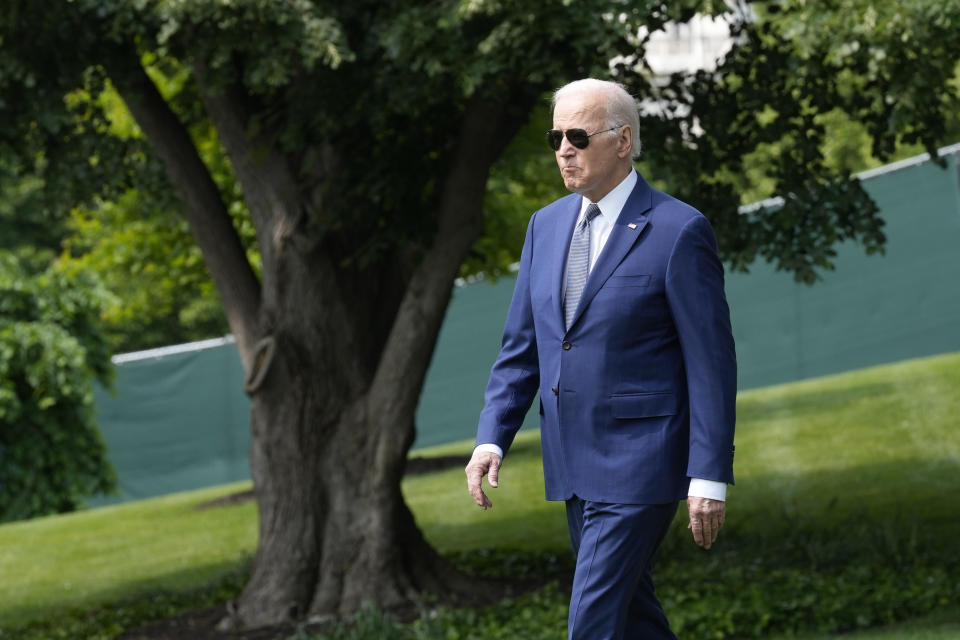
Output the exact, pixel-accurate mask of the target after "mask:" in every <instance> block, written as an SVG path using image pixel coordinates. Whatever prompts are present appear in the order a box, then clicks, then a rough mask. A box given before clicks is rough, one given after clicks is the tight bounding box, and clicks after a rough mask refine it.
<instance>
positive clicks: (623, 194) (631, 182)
mask: <svg viewBox="0 0 960 640" xmlns="http://www.w3.org/2000/svg"><path fill="white" fill-rule="evenodd" d="M635 186H637V172H636V171H635V170H633V169H631V170H630V173H628V174H627V177H626V178H624V179H623V180H621V181H620V184H618V185H617V186H615V187H614V188H613V189H611V190H610V193H608V194H607V195H605V196H603V197H602V198H600V200H599V201H598V202H597V206H598V207H600V215H601V216H603V217H604V218H610V219H611V220H616V219H617V218H618V217H619V216H620V212H621V211H622V210H623V205H625V204H627V198H629V197H630V194H631V193H632V192H633V188H634V187H635ZM589 206H590V201H589V200H587V199H586V198H580V215H579V216H578V217H577V224H579V223H580V221H581V220H583V217H584V216H585V215H586V211H587V207H589Z"/></svg>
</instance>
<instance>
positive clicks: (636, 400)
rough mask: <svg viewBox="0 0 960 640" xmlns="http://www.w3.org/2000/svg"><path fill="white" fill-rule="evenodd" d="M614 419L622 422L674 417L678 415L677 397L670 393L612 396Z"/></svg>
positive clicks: (611, 403) (611, 404)
mask: <svg viewBox="0 0 960 640" xmlns="http://www.w3.org/2000/svg"><path fill="white" fill-rule="evenodd" d="M610 406H611V407H612V408H613V417H614V418H620V419H622V420H630V419H636V418H654V417H657V416H672V415H674V414H676V413H677V396H676V394H673V393H671V392H669V391H659V392H657V391H655V392H651V393H626V394H620V395H615V396H610Z"/></svg>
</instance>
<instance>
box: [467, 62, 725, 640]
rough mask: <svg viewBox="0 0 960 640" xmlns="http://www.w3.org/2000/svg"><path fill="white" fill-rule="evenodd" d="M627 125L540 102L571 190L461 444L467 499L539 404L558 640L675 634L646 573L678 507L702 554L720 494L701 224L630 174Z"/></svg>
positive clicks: (569, 93)
mask: <svg viewBox="0 0 960 640" xmlns="http://www.w3.org/2000/svg"><path fill="white" fill-rule="evenodd" d="M638 129H639V118H638V115H637V106H636V103H635V102H634V100H633V98H632V97H631V96H630V95H629V94H628V93H627V92H626V91H625V90H624V89H623V87H622V86H620V85H618V84H616V83H612V82H605V81H601V80H595V79H585V80H579V81H577V82H573V83H571V84H568V85H566V86H565V87H563V88H561V89H560V90H559V91H557V92H556V94H555V95H554V100H553V129H551V130H550V131H548V132H547V142H548V143H549V144H550V146H551V148H552V149H553V150H554V152H555V154H556V158H557V165H558V166H559V167H560V173H561V175H562V176H563V181H564V184H565V185H566V187H567V189H569V190H570V191H572V192H573V193H572V194H571V195H569V196H566V197H565V198H561V199H560V200H557V201H556V202H553V203H551V204H550V205H548V206H546V207H544V208H543V209H541V210H539V211H537V212H536V213H535V214H534V215H533V216H532V217H531V219H530V224H529V227H528V229H527V236H526V241H525V243H524V246H523V254H522V257H521V259H520V271H519V273H518V275H517V283H516V289H515V290H514V294H513V300H512V301H511V303H510V310H509V312H508V315H507V322H506V327H505V328H504V332H503V344H502V347H501V350H500V354H499V356H498V357H497V360H496V362H495V363H494V365H493V369H492V371H491V373H490V381H489V383H488V385H487V391H486V395H485V406H484V409H483V412H482V413H481V415H480V421H479V427H478V431H477V447H476V448H475V449H474V453H473V457H472V459H471V460H470V463H469V464H468V465H467V468H466V473H467V485H468V487H469V489H470V493H471V494H472V495H473V498H474V500H475V501H476V503H477V504H478V505H479V506H480V507H482V508H484V509H486V508H487V507H490V506H492V503H491V501H490V499H489V498H488V497H487V495H486V494H485V493H484V492H483V489H482V486H481V482H482V478H483V476H484V475H487V474H489V482H490V485H491V486H492V487H496V486H498V481H497V476H498V472H499V469H500V465H501V460H502V458H503V455H504V453H505V452H506V451H507V449H508V448H509V447H510V444H511V442H512V441H513V438H514V435H515V434H516V432H517V430H518V429H519V428H520V424H521V422H522V421H523V417H524V415H525V414H526V412H527V409H528V408H529V406H530V404H531V402H532V401H533V399H534V397H535V395H536V393H537V391H538V390H539V392H540V407H539V409H540V437H541V445H542V448H543V473H544V480H545V484H546V497H547V499H548V500H563V501H565V503H566V510H567V522H568V524H569V528H570V540H571V543H572V545H573V550H574V553H575V554H576V558H577V562H576V572H575V574H574V579H573V592H572V595H571V598H570V613H569V619H568V628H569V637H570V638H571V639H576V640H607V639H621V638H636V639H638V640H639V639H642V640H658V639H661V638H672V639H675V638H676V636H674V634H673V633H672V632H671V631H670V626H669V624H668V622H667V619H666V616H665V615H664V613H663V610H662V608H661V607H660V603H659V602H658V601H657V598H656V596H655V594H654V588H653V581H652V579H651V576H650V568H651V562H652V559H653V556H654V553H655V552H656V550H657V547H658V546H659V545H660V543H661V541H662V540H663V537H664V535H665V534H666V532H667V529H668V528H669V526H670V523H671V521H672V520H673V517H674V515H675V513H676V509H677V504H678V502H679V501H680V500H682V499H684V498H686V500H687V506H688V511H689V517H690V520H689V525H688V526H689V527H690V528H691V529H692V531H693V538H694V540H695V542H696V543H697V544H698V545H700V546H702V547H704V548H707V549H709V548H710V546H711V545H712V544H713V542H714V540H715V539H716V536H717V532H718V530H719V529H720V527H721V526H722V525H723V521H724V513H725V512H724V507H725V502H724V500H725V497H726V484H728V483H730V484H732V483H733V432H734V412H735V395H736V359H735V354H734V344H733V337H732V335H731V331H730V314H729V310H728V308H727V303H726V298H725V297H724V292H723V268H722V266H721V264H720V261H719V259H718V257H717V250H716V240H715V238H714V234H713V229H712V228H711V226H710V224H709V222H707V219H706V218H705V217H703V215H701V214H700V213H699V212H698V211H697V210H695V209H693V208H692V207H690V206H689V205H686V204H684V203H683V202H680V201H679V200H676V199H675V198H672V197H670V196H669V195H666V194H664V193H661V192H659V191H657V190H656V189H653V188H651V187H650V186H649V185H647V183H646V182H645V181H644V180H643V178H642V177H641V176H640V175H639V173H637V171H636V170H635V169H634V168H633V164H632V159H633V158H635V157H637V156H638V155H639V151H640V139H639V133H638Z"/></svg>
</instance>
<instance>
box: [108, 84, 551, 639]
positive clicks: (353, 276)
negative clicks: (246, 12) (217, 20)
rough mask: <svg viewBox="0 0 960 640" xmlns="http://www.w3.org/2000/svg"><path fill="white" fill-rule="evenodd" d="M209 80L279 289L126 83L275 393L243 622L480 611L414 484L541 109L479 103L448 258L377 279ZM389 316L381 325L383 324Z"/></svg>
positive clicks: (445, 225) (201, 175)
mask: <svg viewBox="0 0 960 640" xmlns="http://www.w3.org/2000/svg"><path fill="white" fill-rule="evenodd" d="M195 68H196V71H197V75H198V78H200V80H201V87H200V89H201V95H202V97H203V100H204V104H205V106H206V109H207V112H208V114H209V115H210V117H211V119H212V120H213V122H214V124H215V126H216V127H217V131H218V133H219V134H220V137H221V141H222V142H223V144H224V146H225V148H226V150H227V153H228V155H229V156H230V159H231V163H232V164H233V167H234V170H235V172H236V175H237V178H238V179H239V181H240V183H241V185H242V187H243V190H244V197H245V200H246V202H247V204H248V205H249V206H250V209H251V213H252V217H253V221H254V224H255V225H256V227H257V236H258V239H259V243H260V249H261V254H262V256H263V261H262V269H263V274H262V285H261V283H258V282H256V280H255V279H251V278H250V275H251V274H252V270H251V269H250V265H249V264H248V263H247V262H246V261H245V259H243V257H242V250H241V249H240V248H239V244H238V243H237V242H236V233H235V231H234V230H233V229H232V227H230V226H229V224H230V220H229V216H228V215H227V213H226V210H225V208H224V207H223V204H222V202H220V201H219V200H216V198H215V195H216V194H215V188H213V189H211V185H212V184H213V183H212V180H210V178H209V173H208V172H206V170H205V168H204V167H203V164H202V162H201V161H200V159H199V156H198V155H197V154H196V150H195V149H194V148H193V147H192V146H191V145H190V144H189V136H188V135H187V134H186V131H185V130H184V129H183V127H182V125H180V124H179V123H178V122H177V121H176V118H175V116H174V115H173V113H172V112H171V111H170V109H169V107H167V105H166V104H165V103H163V101H162V99H161V98H160V96H159V94H158V93H157V92H156V90H155V88H154V87H152V84H150V82H149V78H147V76H146V74H145V73H143V70H142V69H140V68H139V66H138V65H136V66H135V67H134V68H133V69H128V68H121V69H118V70H117V75H118V77H122V79H123V81H121V82H118V86H120V87H121V90H122V91H123V90H126V92H127V93H128V94H129V95H130V100H129V102H130V104H131V110H132V111H133V113H134V115H135V117H136V118H137V121H138V122H139V123H140V125H141V127H142V128H143V130H144V132H145V133H146V135H147V136H148V138H149V139H150V140H151V142H152V143H153V144H154V146H155V147H156V148H157V150H158V153H159V154H160V156H161V157H162V158H163V159H164V161H165V163H166V164H167V167H168V173H169V175H170V179H171V182H173V183H174V185H175V186H176V188H177V190H178V192H179V193H180V196H181V198H182V199H183V200H184V204H185V211H186V214H187V217H188V218H189V219H190V221H191V226H192V228H193V229H194V233H195V235H196V237H197V241H198V244H199V245H200V247H201V249H202V250H203V253H204V257H205V258H206V259H207V261H208V266H209V268H210V271H211V273H212V275H213V277H214V280H215V281H217V283H218V285H219V288H220V290H221V295H222V297H223V298H224V303H225V305H226V306H227V307H228V318H229V320H230V325H231V328H233V330H234V331H235V332H238V333H241V334H242V335H243V337H244V339H243V343H242V344H241V352H242V353H244V355H245V357H244V361H245V364H246V365H247V368H248V370H249V371H250V374H251V375H250V376H249V377H248V381H250V380H251V379H253V378H257V379H258V382H257V383H256V384H255V385H251V386H250V387H248V391H249V392H250V393H251V397H252V409H251V422H252V443H251V468H252V472H253V480H254V486H255V490H256V495H257V501H258V506H259V516H260V525H259V526H260V529H259V533H260V538H259V544H258V547H257V553H256V556H255V558H254V563H253V570H252V575H251V577H250V580H249V582H248V584H247V585H246V588H245V589H244V591H243V593H242V594H241V596H240V598H239V599H238V601H237V603H236V607H235V613H234V614H233V615H232V617H231V618H230V619H229V620H226V621H225V623H228V624H229V625H233V626H237V625H241V626H254V627H255V626H263V625H271V624H277V623H281V622H286V621H290V620H299V619H303V618H305V617H308V616H342V615H347V614H350V613H353V612H354V611H356V610H357V609H358V608H359V607H360V606H362V605H363V604H364V603H366V602H373V603H375V604H376V605H378V606H380V607H382V608H385V609H392V610H411V607H414V606H415V605H416V604H417V603H418V602H419V601H420V599H421V597H422V594H423V593H425V592H427V593H433V594H436V595H441V596H443V597H445V598H446V599H450V598H451V597H452V598H454V599H456V596H457V595H458V594H464V595H469V596H471V597H474V598H475V597H476V592H477V590H478V587H480V585H478V581H477V580H475V579H467V578H466V577H464V576H462V575H461V574H459V573H458V572H457V571H455V570H454V569H453V568H451V567H450V566H449V565H448V564H447V563H446V562H445V561H444V560H443V559H442V558H441V557H440V556H439V555H438V554H437V553H436V551H434V550H433V549H432V547H431V546H430V545H429V544H428V543H427V542H426V540H425V539H424V538H423V536H422V534H421V533H420V531H419V529H418V528H417V526H416V524H415V522H414V519H413V516H412V514H411V513H410V511H409V509H408V508H407V506H406V504H405V503H404V501H403V497H402V495H401V492H400V480H401V477H402V475H403V468H404V464H405V460H406V456H407V452H408V450H409V448H410V446H411V444H412V442H413V439H414V428H413V419H414V412H415V409H416V405H417V400H418V398H419V394H420V389H421V387H422V384H423V380H424V378H425V376H426V371H427V367H428V365H429V362H430V359H431V356H432V353H433V347H434V345H435V343H436V339H437V335H438V334H439V330H440V325H441V323H442V320H443V316H444V314H445V311H446V307H447V304H448V302H449V299H450V294H451V288H452V284H453V280H454V278H455V277H456V275H457V271H458V268H459V266H460V264H461V263H462V261H463V259H464V257H465V256H466V254H467V252H468V251H469V249H470V247H471V246H472V244H473V243H474V242H475V241H476V239H477V237H478V236H479V234H480V232H481V229H482V224H481V221H482V217H483V210H482V203H483V194H484V189H485V184H486V179H487V172H488V170H489V168H490V165H491V164H492V163H493V161H494V160H495V159H496V158H497V157H498V156H499V154H500V152H501V151H502V149H503V147H504V146H505V145H506V144H507V142H508V141H509V140H510V139H511V138H512V137H513V135H514V134H515V132H516V130H517V129H518V128H519V126H520V125H521V124H522V123H523V121H524V118H525V114H526V113H527V112H528V108H529V106H530V104H531V102H532V96H527V97H526V98H527V99H526V101H524V100H519V99H516V97H515V100H514V101H512V102H511V103H509V104H508V103H505V102H503V101H498V100H485V99H483V98H481V97H475V98H474V99H472V100H471V101H470V103H469V105H468V106H467V109H466V112H465V113H464V114H463V115H462V125H461V131H460V133H459V136H458V141H457V148H456V152H455V153H454V157H453V158H452V162H451V164H450V168H449V170H448V175H447V176H446V178H445V180H444V187H443V191H442V192H441V194H440V197H439V199H438V202H437V204H436V206H437V211H436V212H435V217H436V220H437V222H438V228H437V232H436V235H435V236H434V238H433V241H432V245H431V246H429V247H422V248H421V249H422V251H420V252H419V257H418V260H417V261H416V262H415V263H414V262H412V261H409V262H405V263H404V264H402V265H401V266H400V268H398V266H397V265H395V264H386V261H385V263H384V264H381V265H379V266H376V265H375V266H372V267H370V266H368V267H367V270H366V271H362V270H360V269H361V268H360V267H356V266H354V267H344V266H343V265H337V264H335V263H334V259H333V258H332V257H331V255H330V254H329V253H328V252H324V250H323V243H322V242H320V241H318V238H316V237H312V236H310V235H309V234H310V231H309V229H308V225H306V224H304V222H305V220H306V219H307V218H308V217H309V212H310V211H311V208H312V207H314V206H316V205H315V203H314V202H312V201H311V200H310V196H309V191H310V190H309V189H301V188H299V185H300V182H299V181H298V176H299V175H300V174H298V173H297V172H296V171H295V170H294V169H293V167H292V166H291V165H292V161H291V159H290V158H288V157H286V156H284V155H282V154H279V153H277V152H276V151H275V150H274V149H273V148H272V144H271V140H270V138H269V137H268V136H266V135H263V136H260V137H258V138H257V139H256V140H250V139H248V138H247V133H246V127H245V123H246V121H247V118H248V117H249V116H248V114H247V113H246V112H245V105H244V104H243V102H244V98H243V92H242V91H231V90H229V89H228V90H227V91H224V92H218V93H208V92H206V91H205V90H204V87H203V86H202V78H203V67H202V65H197V66H196V67H195ZM480 140H482V141H484V144H483V145H481V146H479V147H477V141H480ZM185 166H186V167H189V168H188V169H184V168H183V167H185ZM302 179H303V178H302V176H301V177H300V178H299V180H302ZM223 238H226V239H227V240H228V242H227V243H226V245H222V244H221V240H222V239H223ZM224 293H226V294H228V295H224ZM371 297H375V298H376V300H377V303H376V304H371V302H370V299H371ZM374 309H375V310H376V311H375V312H376V313H377V314H379V315H378V316H377V317H376V318H371V317H370V313H371V311H372V310H374ZM231 311H232V313H231ZM264 339H266V341H267V342H269V343H271V344H272V345H274V351H273V355H272V357H266V358H260V355H262V353H260V352H258V351H257V350H255V349H254V348H253V347H252V345H254V344H257V343H258V340H259V341H260V344H263V342H262V341H263V340H264ZM256 374H260V375H256ZM464 508H469V505H468V504H467V502H466V501H465V503H464Z"/></svg>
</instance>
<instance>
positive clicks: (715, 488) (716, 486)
mask: <svg viewBox="0 0 960 640" xmlns="http://www.w3.org/2000/svg"><path fill="white" fill-rule="evenodd" d="M687 495H688V496H693V497H694V498H709V499H710V500H720V501H722V502H726V500H727V485H726V483H724V482H717V481H716V480H703V479H702V478H690V488H689V489H688V490H687Z"/></svg>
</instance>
